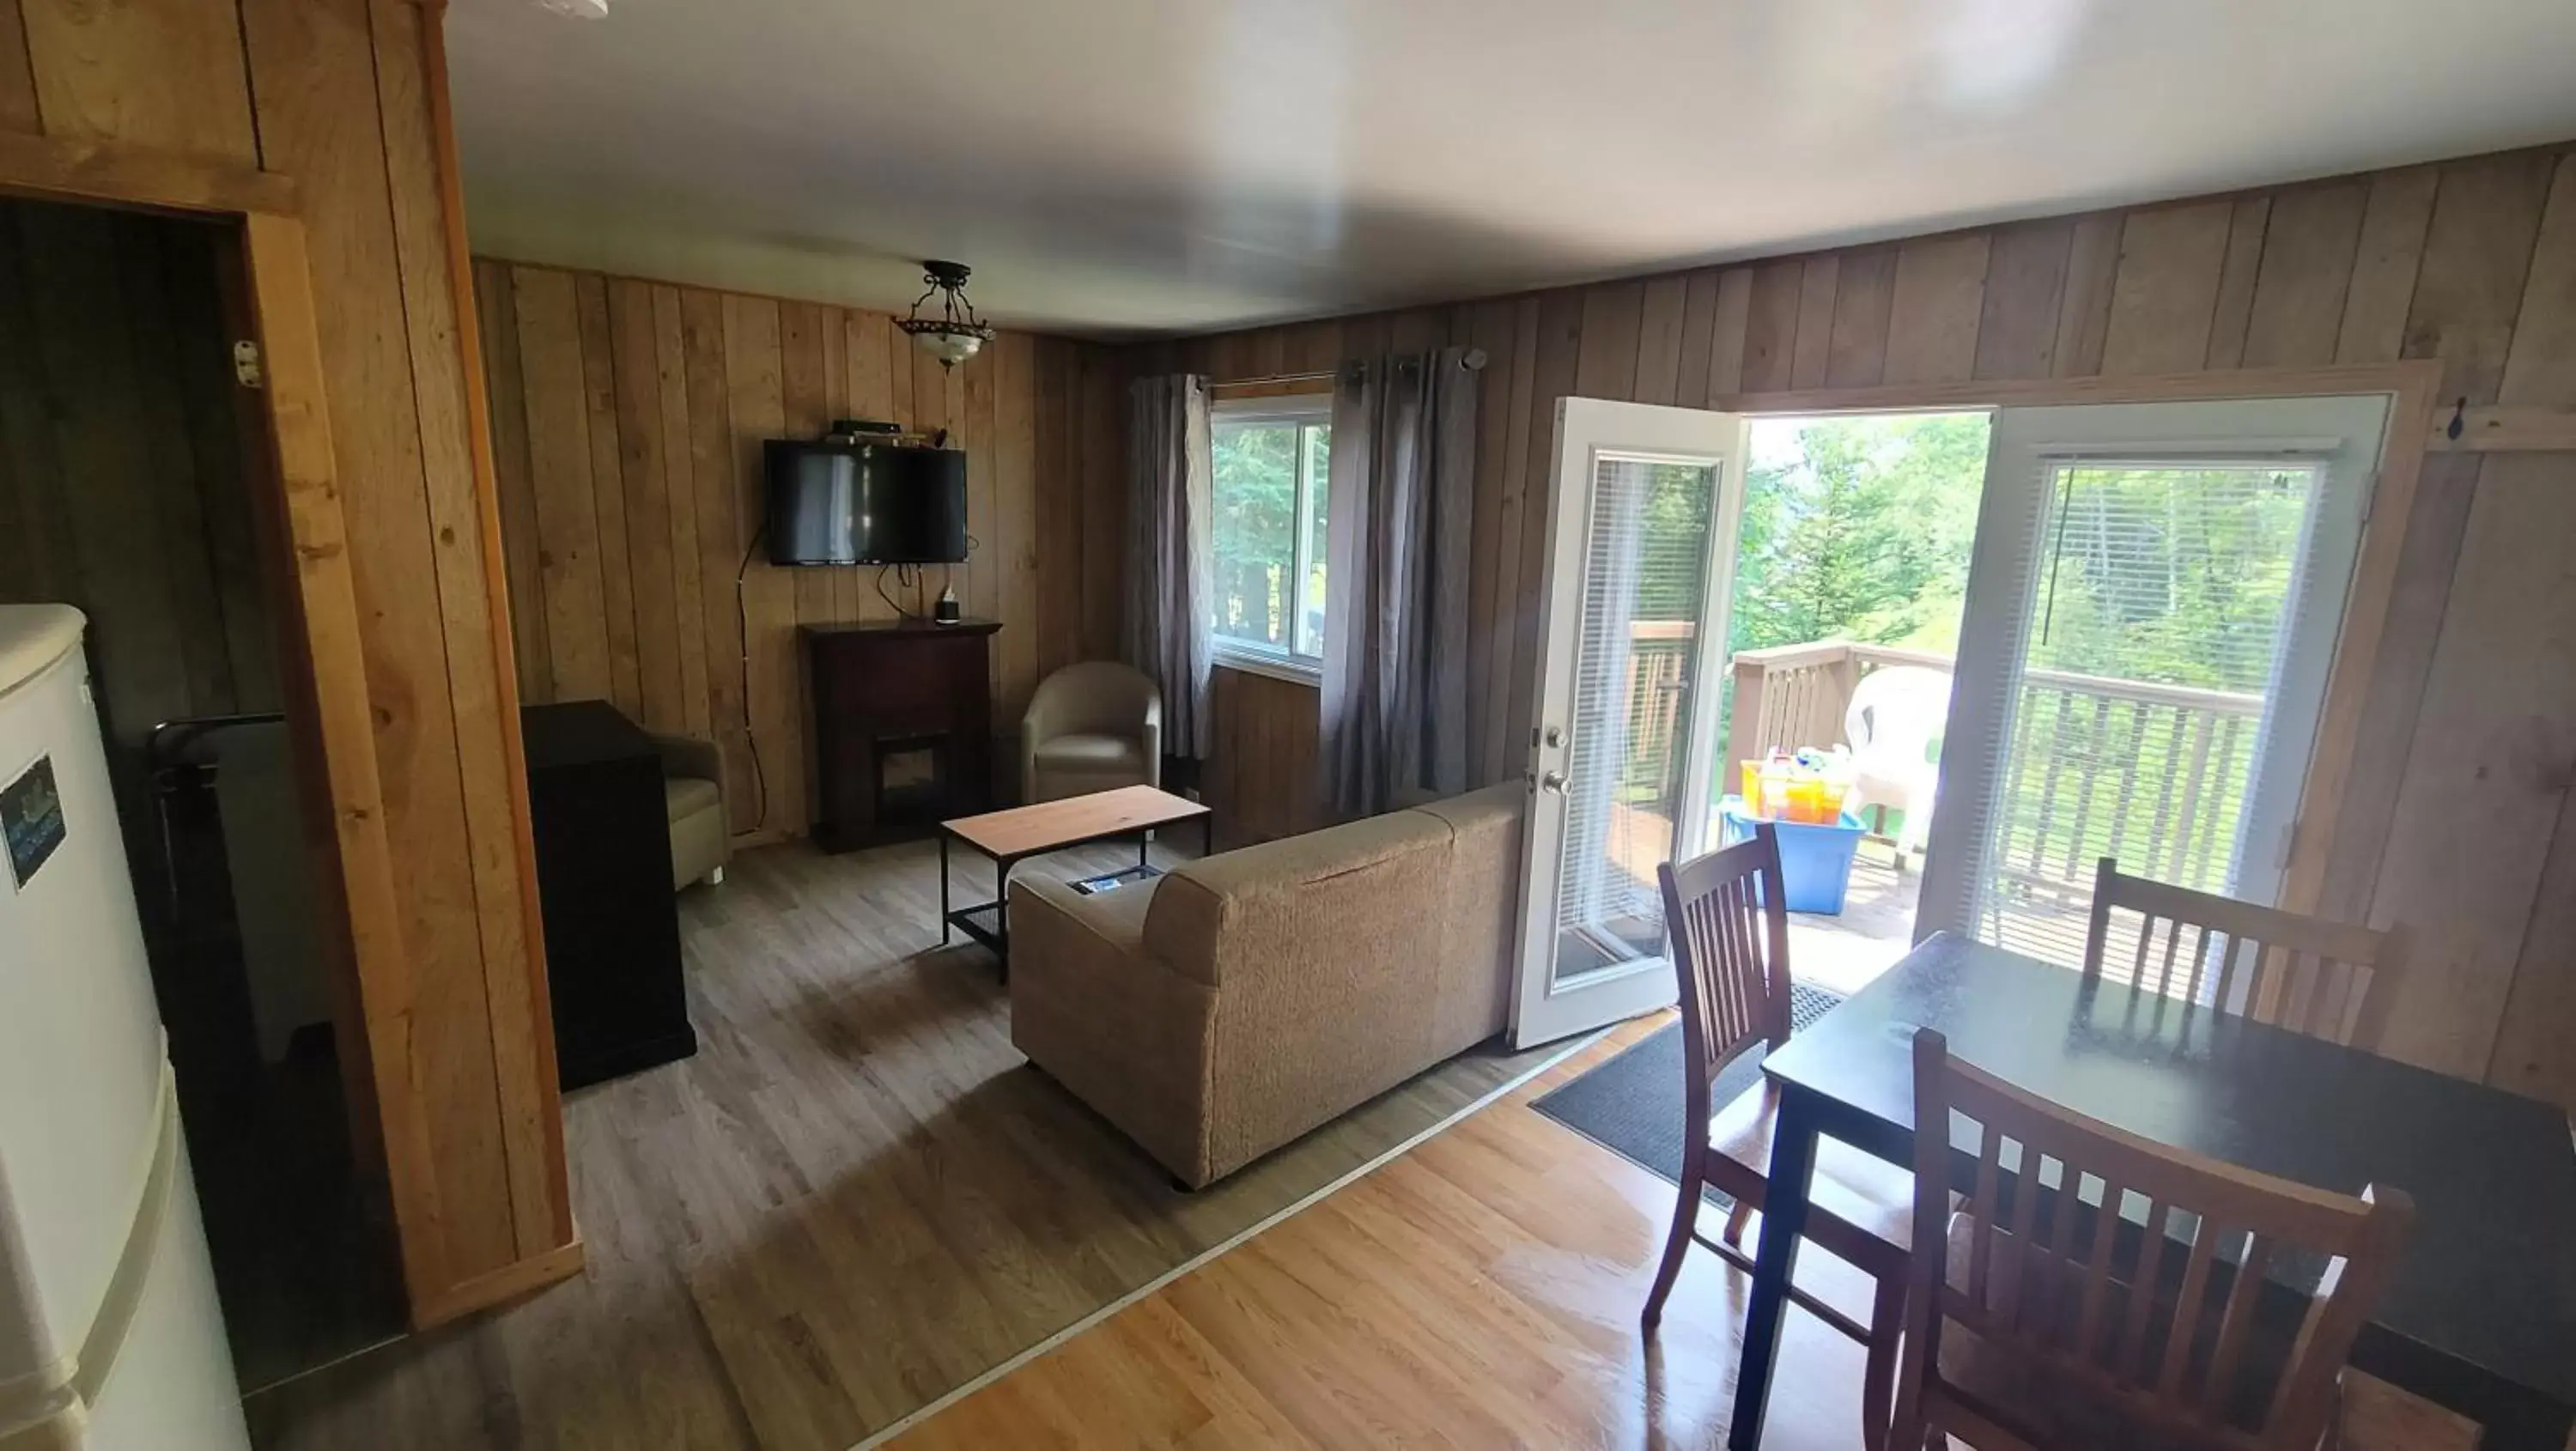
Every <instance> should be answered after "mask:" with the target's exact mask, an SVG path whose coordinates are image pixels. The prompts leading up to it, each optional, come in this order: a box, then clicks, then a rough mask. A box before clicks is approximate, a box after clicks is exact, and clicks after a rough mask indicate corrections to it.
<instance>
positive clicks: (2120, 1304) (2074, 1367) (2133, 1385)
mask: <svg viewBox="0 0 2576 1451" xmlns="http://www.w3.org/2000/svg"><path fill="white" fill-rule="evenodd" d="M1914 1077H1915V1088H1914V1092H1915V1122H1916V1124H1917V1125H1918V1129H1917V1132H1916V1134H1915V1166H1914V1167H1915V1180H1914V1182H1915V1231H1914V1246H1915V1250H1914V1266H1913V1274H1914V1281H1913V1283H1912V1284H1911V1286H1910V1287H1909V1289H1910V1292H1911V1293H1912V1294H1914V1295H1916V1296H1937V1297H1938V1298H1937V1300H1924V1301H1918V1302H1917V1303H1918V1304H1937V1305H1938V1306H1939V1313H1938V1314H1937V1315H1933V1316H1931V1317H1930V1322H1929V1323H1930V1327H1931V1329H1930V1336H1931V1339H1932V1341H1933V1345H1932V1346H1931V1347H1929V1348H1927V1351H1926V1354H1925V1355H1924V1356H1923V1357H1922V1365H1924V1366H1930V1365H1935V1364H1937V1363H1938V1360H1939V1357H1938V1354H1937V1348H1938V1340H1939V1337H1940V1335H1941V1333H1942V1331H1943V1329H1944V1327H1945V1326H1947V1325H1956V1326H1959V1327H1963V1328H1965V1329H1966V1330H1968V1331H1969V1332H1971V1333H1973V1334H1974V1335H1975V1336H1976V1337H1977V1338H1978V1340H1979V1341H1980V1342H1982V1344H1981V1345H1980V1346H1979V1347H1978V1351H1979V1354H1980V1355H1981V1356H1993V1357H1996V1358H1997V1362H1996V1363H1999V1364H2001V1365H2002V1366H2004V1367H2006V1368H2007V1369H2008V1370H2009V1371H2010V1372H2013V1373H2016V1374H2017V1378H2018V1379H2020V1380H2022V1381H2023V1382H2025V1383H2029V1384H2046V1385H2066V1384H2071V1385H2072V1386H2073V1387H2074V1388H2075V1389H2077V1390H2078V1391H2080V1392H2082V1393H2084V1394H2086V1395H2087V1396H2088V1397H2089V1398H2090V1399H2091V1400H2092V1401H2093V1402H2094V1403H2095V1404H2098V1405H2101V1406H2104V1407H2106V1408H2109V1409H2111V1410H2112V1411H2114V1412H2115V1413H2116V1414H2118V1415H2119V1416H2120V1417H2121V1418H2123V1419H2125V1420H2129V1421H2133V1422H2135V1423H2137V1424H2140V1425H2142V1426H2147V1427H2151V1428H2153V1429H2155V1430H2158V1431H2161V1432H2164V1433H2166V1434H2168V1435H2170V1436H2172V1437H2175V1438H2177V1439H2178V1440H2179V1441H2181V1442H2182V1443H2183V1444H2185V1445H2190V1446H2205V1447H2224V1448H2231V1451H2257V1448H2262V1451H2270V1448H2289V1447H2298V1448H2301V1451H2313V1448H2314V1447H2315V1446H2316V1444H2317V1440H2318V1437H2319V1435H2320V1433H2321V1431H2322V1429H2323V1427H2324V1425H2325V1422H2326V1418H2327V1416H2328V1415H2329V1414H2330V1412H2331V1410H2332V1406H2333V1386H2334V1380H2335V1376H2336V1375H2337V1373H2338V1372H2339V1371H2340V1369H2341V1368H2342V1366H2343V1363H2344V1360H2345V1358H2346V1357H2347V1356H2348V1355H2349V1353H2350V1351H2351V1349H2352V1342H2353V1338H2354V1336H2355V1335H2356V1334H2358V1333H2359V1331H2360V1329H2361V1325H2362V1323H2363V1320H2364V1318H2365V1316H2366V1315H2367V1314H2368V1312H2369V1309H2370V1307H2371V1304H2372V1303H2373V1302H2374V1301H2375V1300H2376V1299H2377V1298H2378V1295H2379V1293H2380V1291H2381V1289H2382V1288H2383V1287H2384V1286H2385V1284H2386V1282H2387V1278H2388V1274H2389V1271H2390V1269H2391V1267H2392V1266H2393V1265H2394V1263H2395V1260H2396V1256H2397V1252H2398V1250H2399V1248H2400V1246H2401V1244H2402V1243H2403V1240H2404V1236H2405V1232H2406V1229H2407V1226H2408V1224H2409V1222H2410V1221H2411V1218H2412V1216H2413V1212H2414V1206H2413V1202H2412V1201H2411V1200H2410V1199H2408V1198H2407V1196H2406V1195H2405V1194H2404V1193H2403V1192H2402V1191H2399V1190H2394V1189H2386V1188H2381V1187H2378V1186H2372V1187H2371V1188H2369V1189H2366V1190H2364V1191H2363V1193H2362V1194H2361V1196H2360V1197H2359V1198H2352V1197H2349V1196H2346V1195H2341V1194H2332V1193H2327V1192H2325V1191H2322V1190H2317V1189H2311V1188H2308V1187H2306V1186H2304V1185H2301V1184H2296V1183H2292V1182H2290V1181H2288V1180H2284V1179H2275V1178H2271V1177H2269V1176H2267V1175H2261V1174H2255V1173H2252V1172H2250V1171H2247V1170H2243V1169H2238V1168H2235V1167H2233V1166H2230V1165H2226V1164H2222V1163H2219V1162H2217V1161H2214V1160H2210V1159H2205V1158H2202V1157H2200V1156H2198V1155H2195V1154H2191V1153H2187V1152H2185V1151H2183V1150H2179V1149H2174V1148H2171V1147H2168V1146H2165V1145H2162V1144H2157V1143H2153V1142H2150V1141H2148V1140H2145V1139H2141V1138H2138V1137H2137V1136H2135V1135H2133V1134H2129V1133H2126V1132H2124V1131H2123V1130H2120V1129H2118V1128H2115V1127H2113V1126H2112V1125H2110V1124H2106V1123H2102V1122H2100V1121H2098V1120H2095V1119H2091V1118H2087V1117H2085V1116H2083V1115H2081V1114H2078V1113H2076V1112H2074V1111H2073V1110H2071V1109H2066V1108H2063V1107H2060V1106H2058V1105H2056V1104H2053V1103H2050V1102H2048V1101H2047V1100H2045V1099H2041V1098H2038V1097H2036V1096H2035V1095H2032V1094H2030V1093H2027V1092H2025V1091H2023V1090H2022V1089H2019V1088H2016V1087H2014V1086H2013V1085H2012V1084H2009V1083H2006V1082H2004V1081H2003V1080H2002V1079H1999V1078H1996V1077H1994V1076H1993V1075H1992V1074H1989V1073H1986V1072H1984V1071H1982V1070H1980V1069H1978V1068H1976V1067H1975V1066H1973V1065H1971V1064H1967V1063H1963V1062H1960V1061H1958V1060H1956V1059H1954V1058H1951V1057H1950V1056H1949V1046H1948V1044H1947V1043H1946V1042H1945V1041H1944V1040H1943V1038H1942V1036H1941V1035H1940V1034H1939V1033H1937V1032H1935V1031H1933V1030H1931V1029H1928V1028H1927V1029H1924V1030H1922V1031H1921V1032H1919V1033H1917V1034H1916V1035H1915V1040H1914ZM1954 1116H1955V1117H1956V1118H1960V1119H1965V1120H1967V1122H1968V1123H1969V1125H1971V1126H1972V1127H1973V1128H1974V1129H1975V1130H1976V1132H1977V1135H1978V1147H1977V1160H1976V1162H1977V1167H1976V1170H1975V1173H1974V1174H1973V1176H1972V1177H1971V1182H1970V1184H1969V1185H1968V1190H1967V1197H1966V1199H1965V1200H1964V1201H1963V1202H1960V1203H1959V1204H1958V1205H1957V1206H1956V1210H1955V1213H1956V1214H1957V1215H1959V1216H1962V1218H1958V1219H1954V1218H1953V1215H1954V1209H1953V1203H1952V1198H1951V1192H1950V1191H1951V1187H1952V1180H1953V1170H1952V1167H1951V1164H1952V1160H1951V1155H1952V1148H1951V1135H1949V1134H1945V1133H1942V1132H1938V1131H1935V1130H1931V1129H1928V1128H1926V1127H1923V1126H1931V1125H1950V1124H1952V1122H1953V1119H1954ZM2043 1200H2046V1201H2047V1204H2048V1213H2046V1214H2045V1215H2044V1216H2043V1214H2042V1212H2041V1211H2042V1202H2043ZM2124 1214H2125V1216H2126V1217H2125V1219H2124V1217H2123V1216H2124ZM1954 1233H1962V1234H1966V1235H1968V1236H1970V1237H1971V1242H1970V1245H1969V1247H1968V1253H1967V1255H1966V1261H1967V1262H1966V1266H1965V1269H1964V1272H1960V1271H1958V1270H1957V1269H1956V1268H1955V1267H1954V1252H1953V1250H1952V1247H1951V1246H1950V1241H1951V1239H1952V1238H1953V1235H1954ZM2287 1254H2299V1255H2305V1256H2309V1257H2311V1259H2312V1260H2313V1261H2323V1262H2324V1263H2325V1264H2326V1270H2325V1273H2324V1275H2323V1278H2322V1279H2321V1280H2320V1281H2319V1282H2318V1286H2317V1289H2316V1291H2315V1292H2314V1293H2313V1294H2312V1295H2310V1296H2309V1297H2308V1300H2307V1303H2306V1307H2305V1310H2304V1313H2303V1315H2302V1316H2301V1318H2300V1321H2299V1325H2298V1330H2297V1332H2296V1335H2295V1337H2294V1338H2292V1339H2291V1340H2290V1342H2289V1346H2288V1349H2287V1351H2286V1354H2285V1355H2284V1356H2283V1357H2280V1358H2279V1359H2278V1368H2277V1370H2276V1371H2270V1364H2269V1361H2270V1358H2269V1357H2266V1358H2265V1359H2264V1360H2263V1361H2261V1362H2258V1363H2256V1364H2249V1353H2248V1347H2249V1344H2250V1343H2251V1342H2252V1341H2253V1339H2254V1330H2255V1314H2256V1303H2257V1300H2258V1298H2260V1296H2261V1292H2262V1289H2263V1287H2264V1285H2265V1273H2266V1271H2267V1269H2268V1268H2269V1267H2270V1266H2271V1265H2272V1264H2273V1263H2274V1262H2275V1261H2276V1260H2278V1259H2280V1257H2282V1256H2283V1255H2287ZM2176 1258H2179V1259H2180V1260H2181V1264H2180V1266H2179V1269H2177V1268H2176V1267H2175V1266H2174V1264H2173V1263H2172V1262H2173V1261H2174V1260H2175V1259H2176ZM2284 1293H2287V1292H2286V1291H2284ZM2276 1343H2277V1342H2276ZM2262 1371H2270V1374H2271V1379H2270V1380H2269V1381H2268V1382H2266V1381H2264V1380H2263V1379H2262V1377H2261V1375H2260V1374H2249V1372H2262ZM1921 1373H1924V1372H1923V1371H1922V1370H1920V1369H1918V1368H1917V1367H1916V1365H1915V1363H1914V1362H1913V1360H1912V1359H1911V1358H1910V1359H1909V1374H1921Z"/></svg>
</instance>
